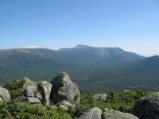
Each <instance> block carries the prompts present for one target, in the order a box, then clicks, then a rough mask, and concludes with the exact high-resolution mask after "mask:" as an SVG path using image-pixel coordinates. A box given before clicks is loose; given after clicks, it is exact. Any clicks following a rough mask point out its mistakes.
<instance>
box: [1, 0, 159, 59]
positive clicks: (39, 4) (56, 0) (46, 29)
mask: <svg viewBox="0 0 159 119" xmlns="http://www.w3.org/2000/svg"><path fill="white" fill-rule="evenodd" d="M77 44H84V45H90V46H96V47H120V48H122V49H124V50H127V51H132V52H136V53H138V54H140V55H145V56H152V55H159V0H0V49H9V48H23V47H24V48H26V47H28V48H32V47H44V48H50V49H59V48H63V47H65V48H66V47H75V46H76V45H77Z"/></svg>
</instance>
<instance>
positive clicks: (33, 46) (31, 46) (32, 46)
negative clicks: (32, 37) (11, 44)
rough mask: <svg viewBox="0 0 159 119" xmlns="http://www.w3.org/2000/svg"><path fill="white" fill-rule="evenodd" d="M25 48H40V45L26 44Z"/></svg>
mask: <svg viewBox="0 0 159 119" xmlns="http://www.w3.org/2000/svg"><path fill="white" fill-rule="evenodd" d="M26 48H40V46H38V45H30V46H27V47H26Z"/></svg>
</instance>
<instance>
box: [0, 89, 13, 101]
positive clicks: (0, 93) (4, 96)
mask: <svg viewBox="0 0 159 119" xmlns="http://www.w3.org/2000/svg"><path fill="white" fill-rule="evenodd" d="M0 100H4V101H10V100H11V95H10V93H9V91H8V90H7V89H5V88H3V87H1V86H0Z"/></svg>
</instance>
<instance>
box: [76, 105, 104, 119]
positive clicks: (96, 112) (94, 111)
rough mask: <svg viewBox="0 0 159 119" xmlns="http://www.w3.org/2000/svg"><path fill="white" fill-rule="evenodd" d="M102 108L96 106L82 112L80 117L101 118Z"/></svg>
mask: <svg viewBox="0 0 159 119" xmlns="http://www.w3.org/2000/svg"><path fill="white" fill-rule="evenodd" d="M101 115H102V110H101V109H99V108H98V107H94V108H91V109H89V110H88V111H86V112H85V113H84V114H82V115H81V116H80V117H79V118H78V119H101Z"/></svg>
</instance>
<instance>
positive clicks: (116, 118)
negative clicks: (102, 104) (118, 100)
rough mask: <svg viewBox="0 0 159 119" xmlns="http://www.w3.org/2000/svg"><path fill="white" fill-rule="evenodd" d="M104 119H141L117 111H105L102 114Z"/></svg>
mask: <svg viewBox="0 0 159 119" xmlns="http://www.w3.org/2000/svg"><path fill="white" fill-rule="evenodd" d="M102 117H103V119H139V118H138V117H136V116H135V115H133V114H130V113H123V112H119V111H115V110H110V109H107V108H106V109H105V110H104V112H103V114H102Z"/></svg>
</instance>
